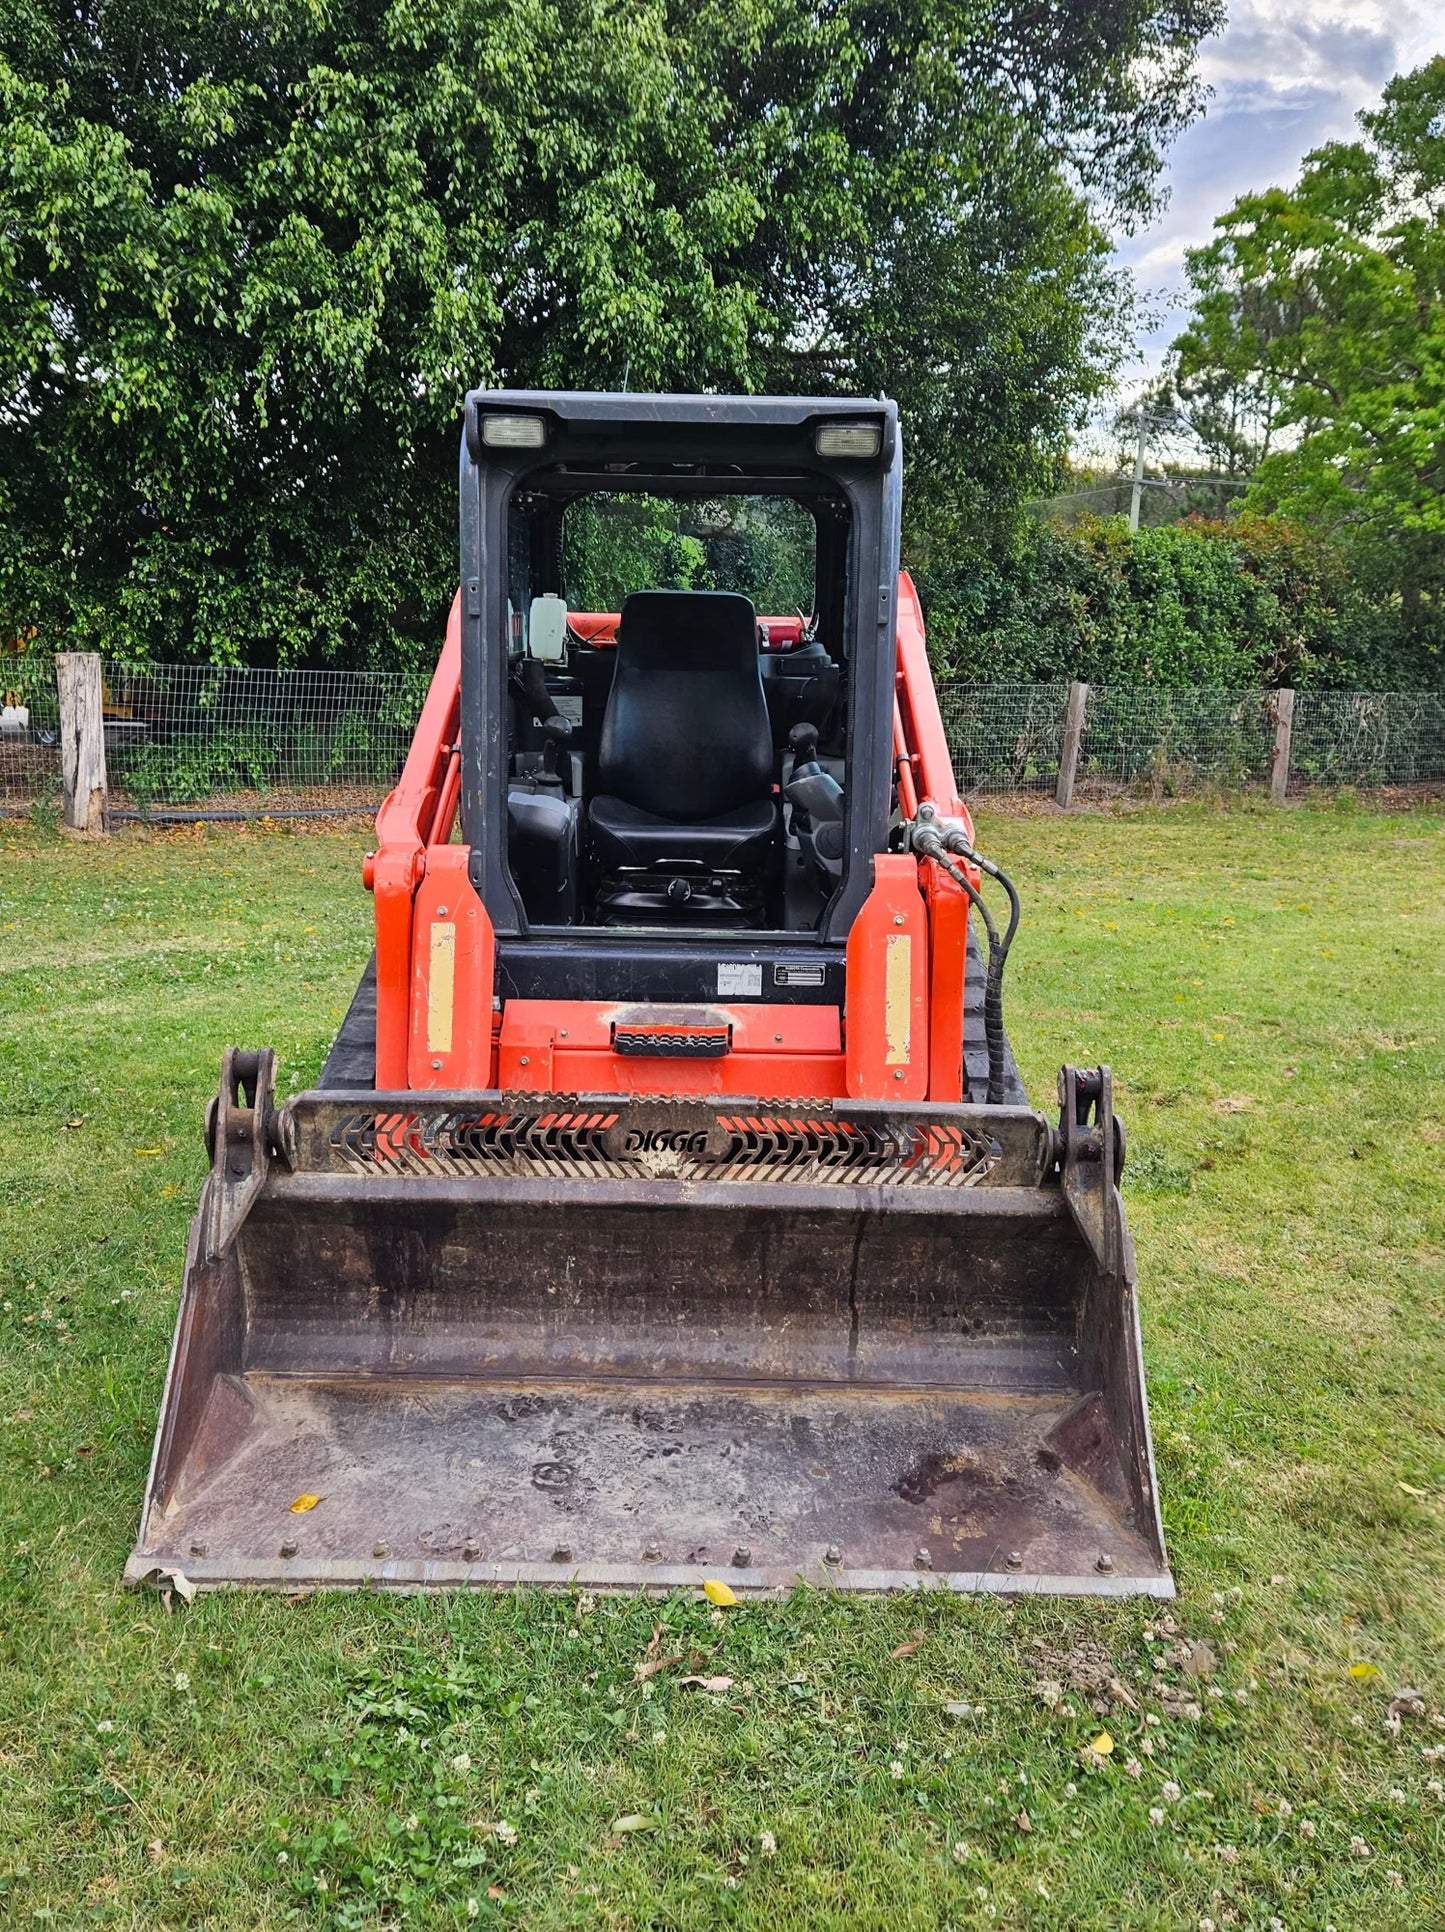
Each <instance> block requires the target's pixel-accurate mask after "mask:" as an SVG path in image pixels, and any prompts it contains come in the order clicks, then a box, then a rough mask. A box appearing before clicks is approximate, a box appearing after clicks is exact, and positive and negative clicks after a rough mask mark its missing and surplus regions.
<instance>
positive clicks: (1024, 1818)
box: [1014, 1811, 1034, 1831]
mask: <svg viewBox="0 0 1445 1932" xmlns="http://www.w3.org/2000/svg"><path fill="white" fill-rule="evenodd" d="M1014 1823H1015V1824H1016V1825H1017V1826H1018V1828H1019V1830H1020V1831H1032V1830H1033V1828H1034V1824H1033V1820H1032V1818H1030V1817H1029V1814H1028V1813H1027V1812H1026V1811H1021V1812H1020V1813H1019V1815H1018V1817H1017V1818H1015V1819H1014Z"/></svg>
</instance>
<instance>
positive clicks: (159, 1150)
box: [135, 1147, 166, 1158]
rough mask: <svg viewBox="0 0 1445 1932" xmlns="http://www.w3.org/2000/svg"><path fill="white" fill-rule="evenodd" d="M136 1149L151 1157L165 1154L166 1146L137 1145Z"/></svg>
mask: <svg viewBox="0 0 1445 1932" xmlns="http://www.w3.org/2000/svg"><path fill="white" fill-rule="evenodd" d="M135 1151H136V1152H137V1153H138V1154H144V1155H146V1156H147V1158H150V1157H153V1156H154V1155H156V1154H164V1152H165V1151H166V1150H165V1148H164V1147H137V1149H136V1150H135Z"/></svg>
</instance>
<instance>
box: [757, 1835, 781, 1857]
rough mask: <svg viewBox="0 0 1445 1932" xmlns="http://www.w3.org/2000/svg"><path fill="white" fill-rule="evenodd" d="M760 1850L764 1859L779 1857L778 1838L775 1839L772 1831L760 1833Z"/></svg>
mask: <svg viewBox="0 0 1445 1932" xmlns="http://www.w3.org/2000/svg"><path fill="white" fill-rule="evenodd" d="M758 1850H759V1851H760V1852H761V1853H762V1855H763V1857H764V1858H773V1857H775V1856H776V1855H777V1850H778V1841H777V1839H776V1838H774V1836H773V1834H772V1833H771V1832H770V1831H764V1832H760V1833H759V1835H758Z"/></svg>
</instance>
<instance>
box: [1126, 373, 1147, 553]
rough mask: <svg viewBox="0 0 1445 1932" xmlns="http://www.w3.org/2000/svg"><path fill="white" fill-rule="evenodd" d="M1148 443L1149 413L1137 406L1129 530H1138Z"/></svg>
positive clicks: (1141, 405)
mask: <svg viewBox="0 0 1445 1932" xmlns="http://www.w3.org/2000/svg"><path fill="white" fill-rule="evenodd" d="M1148 442H1149V412H1148V410H1147V409H1145V407H1144V405H1143V403H1142V402H1141V403H1140V405H1139V436H1138V440H1137V441H1136V442H1135V444H1134V487H1133V489H1132V490H1131V491H1130V492H1129V528H1130V530H1131V531H1132V530H1137V529H1138V528H1139V505H1140V503H1141V502H1142V500H1143V496H1144V452H1145V450H1146V448H1147V447H1148Z"/></svg>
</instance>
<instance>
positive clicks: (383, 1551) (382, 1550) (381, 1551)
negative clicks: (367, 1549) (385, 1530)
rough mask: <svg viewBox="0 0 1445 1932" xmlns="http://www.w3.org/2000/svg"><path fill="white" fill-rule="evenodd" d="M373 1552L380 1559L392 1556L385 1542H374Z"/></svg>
mask: <svg viewBox="0 0 1445 1932" xmlns="http://www.w3.org/2000/svg"><path fill="white" fill-rule="evenodd" d="M371 1554H372V1555H373V1556H374V1557H376V1558H377V1559H378V1560H380V1559H381V1558H382V1557H385V1556H390V1555H391V1551H390V1550H389V1549H388V1548H387V1547H386V1545H385V1543H373V1544H372V1546H371Z"/></svg>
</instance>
